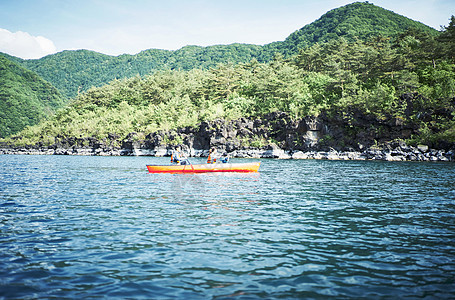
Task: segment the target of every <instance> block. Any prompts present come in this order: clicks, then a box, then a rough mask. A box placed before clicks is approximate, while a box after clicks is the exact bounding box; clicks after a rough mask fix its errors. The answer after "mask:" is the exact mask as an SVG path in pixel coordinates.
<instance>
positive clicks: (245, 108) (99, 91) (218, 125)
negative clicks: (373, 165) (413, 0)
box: [0, 3, 455, 161]
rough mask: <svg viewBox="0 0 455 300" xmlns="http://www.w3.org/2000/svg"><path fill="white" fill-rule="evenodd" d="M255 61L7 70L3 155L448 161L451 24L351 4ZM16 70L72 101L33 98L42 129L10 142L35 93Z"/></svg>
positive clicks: (233, 58)
mask: <svg viewBox="0 0 455 300" xmlns="http://www.w3.org/2000/svg"><path fill="white" fill-rule="evenodd" d="M375 20H381V21H378V22H376V21H375ZM378 24H380V26H379V25H378ZM378 26H379V27H378ZM231 46H232V45H231ZM253 48H254V49H253ZM253 48H252V47H251V45H242V44H236V45H235V47H234V46H232V47H230V46H226V47H218V48H200V47H199V48H197V49H196V48H191V47H190V48H186V49H185V50H190V49H193V50H194V51H196V50H197V52H194V53H193V54H192V55H189V54H188V53H187V52H185V53H184V54H182V55H181V56H178V57H176V58H175V59H174V60H168V61H167V64H165V63H157V65H159V66H161V67H163V68H164V67H165V66H170V65H169V63H171V62H173V63H176V62H178V61H179V62H183V61H184V62H185V65H184V67H183V66H180V65H175V66H176V67H175V68H174V67H169V68H167V69H166V68H164V69H160V68H155V69H154V68H151V69H150V70H148V71H147V72H146V73H144V74H142V73H141V72H138V73H137V74H136V75H131V74H129V73H128V74H126V73H125V74H124V73H118V72H117V71H118V70H126V69H129V68H130V67H128V66H132V64H133V63H134V64H136V63H137V64H139V65H141V66H143V65H144V62H145V61H146V59H152V58H157V57H156V55H157V53H154V54H153V53H152V52H150V53H149V52H147V53H148V55H145V54H146V53H142V55H138V56H137V57H136V56H135V57H134V59H133V57H129V56H128V57H126V56H125V57H123V56H121V57H118V58H117V59H120V58H122V59H127V58H128V59H127V61H128V64H126V63H125V62H124V61H123V60H115V62H116V63H115V68H110V67H108V66H109V65H106V64H104V63H102V61H98V60H94V59H91V58H93V57H92V56H93V53H92V52H88V51H76V52H71V51H69V52H68V51H66V52H64V53H60V54H56V55H53V56H49V57H45V58H43V59H40V60H34V61H19V60H17V61H16V62H15V63H13V62H11V61H9V62H8V63H5V64H4V67H3V69H2V70H3V73H4V74H6V75H5V76H4V77H5V78H2V77H1V76H0V94H1V95H10V96H5V97H6V101H4V103H2V104H3V106H4V107H5V110H4V111H5V112H6V111H7V110H6V108H8V109H9V110H8V111H9V112H10V113H8V112H7V113H5V112H4V113H3V114H6V115H8V117H9V119H7V118H0V125H1V126H0V129H5V128H6V129H8V130H3V131H2V132H0V137H3V138H2V139H0V148H1V149H3V150H1V152H0V153H30V154H31V153H45V154H77V155H79V154H84V155H156V156H165V155H169V151H170V150H171V149H173V148H174V147H176V146H178V145H180V146H181V147H182V148H183V149H186V150H187V153H189V154H190V155H191V156H204V155H206V151H207V150H208V149H210V148H212V147H216V148H218V149H219V151H223V152H227V153H229V154H230V155H231V156H232V157H275V158H295V159H297V158H321V159H381V160H416V161H417V160H422V161H425V160H429V161H453V160H454V158H453V153H454V152H455V56H454V53H455V17H454V16H452V17H451V19H450V23H449V25H448V26H447V27H443V28H441V31H440V32H438V31H436V30H434V29H431V28H429V27H428V26H425V25H423V24H421V23H418V22H415V21H412V20H410V19H407V18H405V17H403V16H400V15H397V14H395V13H393V12H390V11H387V10H385V9H382V8H379V7H376V6H374V5H373V4H369V3H353V4H350V5H346V6H344V7H341V8H338V9H335V10H332V11H330V12H328V13H326V14H325V15H323V16H322V17H321V18H320V19H318V20H317V21H315V22H314V23H312V24H309V25H307V26H305V27H303V28H302V29H300V30H298V31H296V32H294V33H293V34H291V35H290V36H289V37H288V38H287V39H286V40H285V41H284V42H276V43H272V44H269V45H265V46H263V47H259V46H257V47H253ZM209 50H210V51H209ZM215 50H216V51H215ZM253 50H254V51H253ZM255 51H260V52H261V53H263V54H264V53H267V55H265V54H264V55H265V56H264V55H262V56H257V57H256V56H255V55H256V54H258V53H259V52H258V53H256V52H255ZM178 53H180V52H178V51H176V52H175V53H174V52H173V55H174V54H175V55H177V54H178ZM248 53H249V54H248ZM255 53H256V54H255ZM247 54H248V55H247ZM253 54H254V55H253ZM144 55H145V56H144ZM139 58H141V59H145V60H140V61H139V62H138V61H137V59H139ZM266 58H267V59H266ZM6 59H9V58H8V57H7V58H5V59H3V61H5V60H6ZM112 59H114V58H112ZM51 62H52V63H51ZM69 62H71V63H69ZM220 62H221V63H220ZM16 63H17V64H20V65H21V66H25V65H30V66H31V65H33V66H35V67H36V72H38V71H40V72H42V73H40V76H42V77H43V78H45V79H47V80H49V81H50V82H51V83H52V84H55V85H56V86H57V88H58V89H59V90H70V88H71V89H72V90H77V93H76V94H74V93H73V94H74V98H71V99H68V101H69V102H68V103H66V104H65V105H64V106H61V107H59V108H57V106H58V103H59V102H58V101H57V102H56V101H51V100H52V99H54V98H52V97H50V98H49V97H47V96H46V95H45V91H46V89H43V88H39V89H38V88H37V87H35V86H34V87H31V88H30V90H31V91H35V90H38V92H40V94H41V92H42V93H44V95H40V97H37V99H47V100H49V103H48V104H49V105H48V106H45V107H43V108H42V111H45V112H46V115H47V117H45V118H44V119H42V120H40V121H39V123H37V124H36V125H32V126H27V127H25V128H24V129H23V130H21V131H18V132H15V133H12V131H11V130H10V129H11V128H13V127H12V125H11V124H13V125H14V126H15V127H14V128H16V129H17V128H19V127H20V126H24V124H25V123H24V122H22V123H21V122H19V120H25V119H26V117H24V116H23V115H21V114H18V112H26V111H28V110H26V109H25V108H26V106H27V105H26V100H27V99H29V98H30V96H29V95H30V94H31V93H32V92H31V91H29V92H27V91H26V92H24V93H22V94H20V93H19V92H21V88H20V86H16V85H15V84H14V83H17V82H19V81H18V80H17V76H19V75H18V74H19V73H20V74H22V75H21V76H22V77H24V76H25V77H26V78H35V77H33V76H31V75H30V73H29V72H25V71H24V69H22V68H20V67H18V66H16V65H15V64H16ZM38 66H40V67H38ZM76 66H77V67H76ZM84 66H90V68H85V67H84ZM173 66H174V65H173ZM0 69H1V68H0ZM57 70H58V76H57V75H55V74H56V72H57ZM94 70H96V71H97V72H101V71H103V72H105V73H106V74H109V75H114V73H115V74H117V75H118V77H117V75H115V76H116V77H115V78H114V79H110V80H111V81H110V82H108V83H107V82H104V81H103V84H101V83H100V84H101V85H100V86H97V85H96V84H98V83H99V82H97V81H94V78H98V79H101V78H104V77H103V76H101V74H98V73H96V72H95V71H94ZM114 70H117V71H115V72H114ZM61 72H64V74H63V73H61ZM144 72H145V71H144ZM52 74H54V75H55V76H56V77H58V78H59V80H63V81H64V82H65V84H66V85H65V86H60V85H58V84H57V83H58V82H59V81H58V80H56V79H55V78H54V77H52V76H51V75H52ZM76 74H78V75H77V76H76ZM97 74H98V75H97ZM103 74H104V73H103ZM122 74H123V75H122ZM16 75H17V76H16ZM76 77H77V78H79V79H78V80H82V81H83V82H84V85H79V84H78V83H77V82H78V81H77V80H76V79H75V78H76ZM7 79H8V80H7ZM2 80H3V83H2ZM20 82H22V83H23V84H25V83H24V82H27V80H25V81H20ZM95 83H96V84H95ZM89 85H91V86H92V87H91V88H86V87H87V86H89ZM41 86H44V85H41V84H40V85H39V87H41ZM76 87H80V92H79V88H76ZM75 88H76V89H75ZM64 94H66V93H64ZM19 100H20V101H19ZM21 101H22V102H21ZM37 101H38V100H37ZM35 102H36V101H35ZM36 107H38V106H36V105H35V106H31V108H30V107H29V108H30V109H29V110H30V111H38V110H37V109H36ZM54 109H55V110H54ZM1 112H2V111H1V110H0V113H1ZM43 114H44V113H43ZM14 115H16V117H14ZM37 118H38V117H37ZM8 120H10V121H11V122H10V123H11V124H9V125H8V124H6V123H5V122H6V121H8ZM1 122H3V123H5V124H6V125H5V124H3V123H1ZM16 129H15V130H16Z"/></svg>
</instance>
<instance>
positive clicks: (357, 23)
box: [265, 2, 437, 57]
mask: <svg viewBox="0 0 455 300" xmlns="http://www.w3.org/2000/svg"><path fill="white" fill-rule="evenodd" d="M407 30H417V31H422V32H425V33H428V34H431V35H436V34H437V31H436V30H435V29H433V28H431V27H429V26H427V25H424V24H422V23H420V22H417V21H414V20H411V19H409V18H406V17H404V16H401V15H399V14H396V13H394V12H392V11H389V10H386V9H384V8H382V7H379V6H375V5H373V4H370V3H368V2H357V3H353V4H349V5H346V6H343V7H340V8H336V9H333V10H331V11H329V12H327V13H326V14H324V15H323V16H322V17H321V18H319V19H318V20H316V21H314V22H313V23H311V24H308V25H306V26H304V27H303V28H301V29H300V30H297V31H296V32H294V33H292V34H291V35H290V36H289V37H288V38H287V39H286V40H285V41H283V42H278V43H272V44H270V45H266V46H265V48H266V49H267V51H277V52H280V53H282V54H283V55H284V56H285V57H288V56H290V55H294V54H297V52H298V50H299V49H301V48H304V47H308V46H311V45H314V44H316V43H324V42H328V41H330V40H334V39H337V38H340V37H343V38H344V39H345V40H346V41H348V42H354V41H355V40H357V39H359V40H361V41H366V40H368V39H370V38H371V37H376V36H384V37H395V36H397V34H398V33H401V32H404V31H407Z"/></svg>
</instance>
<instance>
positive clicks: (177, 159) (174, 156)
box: [171, 147, 182, 165]
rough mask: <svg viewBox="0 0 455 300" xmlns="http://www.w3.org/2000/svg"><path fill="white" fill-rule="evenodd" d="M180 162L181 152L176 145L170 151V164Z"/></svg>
mask: <svg viewBox="0 0 455 300" xmlns="http://www.w3.org/2000/svg"><path fill="white" fill-rule="evenodd" d="M181 162H182V153H181V151H180V147H177V148H175V150H173V151H172V153H171V164H178V165H180V164H181Z"/></svg>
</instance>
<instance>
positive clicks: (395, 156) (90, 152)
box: [0, 145, 455, 161]
mask: <svg viewBox="0 0 455 300" xmlns="http://www.w3.org/2000/svg"><path fill="white" fill-rule="evenodd" d="M171 152H172V148H166V147H158V148H155V149H136V148H133V149H121V148H118V149H108V150H103V149H101V148H97V149H88V148H70V149H66V148H56V149H48V148H41V149H27V148H15V149H12V148H9V149H0V155H1V154H13V155H83V156H155V157H163V156H170V155H171ZM185 152H186V153H187V154H189V155H188V156H189V157H207V155H208V150H201V149H193V148H192V149H186V151H185ZM228 154H229V155H230V157H234V158H274V159H317V160H382V161H455V151H452V150H450V151H445V150H435V149H429V148H428V146H425V145H419V146H418V147H411V146H399V147H397V148H394V149H391V148H387V149H379V148H368V149H366V150H364V151H337V150H335V149H331V150H330V151H305V152H304V151H300V150H299V151H286V150H283V149H280V148H278V147H277V146H275V145H271V146H269V147H267V149H241V150H235V151H232V152H229V153H228Z"/></svg>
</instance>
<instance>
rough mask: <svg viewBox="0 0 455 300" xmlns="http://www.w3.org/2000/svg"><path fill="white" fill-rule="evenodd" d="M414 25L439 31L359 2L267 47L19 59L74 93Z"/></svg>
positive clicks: (393, 32) (69, 93)
mask: <svg viewBox="0 0 455 300" xmlns="http://www.w3.org/2000/svg"><path fill="white" fill-rule="evenodd" d="M410 28H413V29H417V30H421V31H425V32H430V33H432V34H437V31H436V30H435V29H433V28H431V27H429V26H427V25H424V24H422V23H420V22H417V21H413V20H411V19H409V18H407V17H404V16H401V15H399V14H396V13H394V12H392V11H389V10H386V9H384V8H381V7H378V6H375V5H373V4H370V3H368V2H356V3H352V4H348V5H346V6H343V7H340V8H336V9H333V10H331V11H329V12H327V13H326V14H324V15H323V16H321V17H320V18H319V19H318V20H316V21H314V22H313V23H311V24H308V25H306V26H304V27H302V28H301V29H299V30H297V31H295V32H294V33H292V34H291V35H290V36H289V37H288V38H287V39H286V40H284V41H282V42H273V43H270V44H267V45H264V46H259V45H251V44H231V45H216V46H208V47H200V46H185V47H183V48H181V49H178V50H175V51H170V50H159V49H148V50H144V51H141V52H140V53H138V54H135V55H128V54H124V55H120V56H109V55H105V54H101V53H97V52H94V51H89V50H75V51H63V52H60V53H57V54H53V55H48V56H46V57H43V58H41V59H35V60H22V59H18V58H16V59H15V60H16V62H18V63H20V64H21V65H22V66H24V67H26V68H28V69H30V70H32V71H34V72H36V73H37V74H39V75H40V76H42V77H43V78H44V79H45V80H47V81H49V82H51V83H52V84H53V85H55V86H56V87H57V88H58V89H59V90H60V91H61V93H62V94H63V95H65V96H66V97H67V98H72V97H74V96H76V95H77V93H78V92H82V91H86V90H87V89H89V88H90V87H91V86H101V85H104V84H106V83H109V82H110V81H112V80H114V79H119V78H125V77H133V76H135V75H140V76H143V75H146V74H150V73H151V72H153V71H156V70H163V69H182V70H190V69H193V68H210V67H215V66H216V65H217V64H220V63H246V62H250V61H251V60H252V59H256V60H257V61H259V62H267V61H270V60H272V59H273V57H274V55H275V54H277V53H279V54H282V55H283V56H284V57H289V56H291V55H294V54H297V53H298V51H299V49H300V48H303V47H307V46H311V45H313V44H315V43H321V42H327V41H329V40H330V39H336V38H339V37H343V38H346V39H348V40H353V39H355V38H356V37H357V38H360V39H368V38H369V37H372V36H377V35H383V36H394V35H397V34H398V33H400V32H403V31H405V30H408V29H410Z"/></svg>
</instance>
